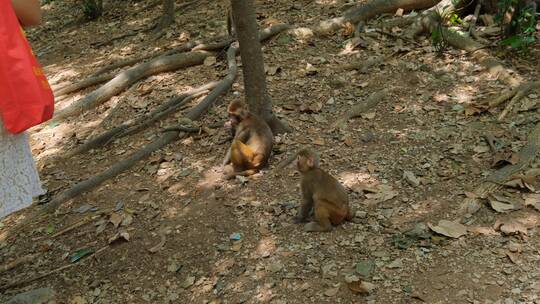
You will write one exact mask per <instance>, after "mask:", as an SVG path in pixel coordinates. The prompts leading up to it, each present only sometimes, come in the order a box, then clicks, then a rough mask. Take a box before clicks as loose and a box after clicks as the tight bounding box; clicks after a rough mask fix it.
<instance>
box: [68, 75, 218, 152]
mask: <svg viewBox="0 0 540 304" xmlns="http://www.w3.org/2000/svg"><path fill="white" fill-rule="evenodd" d="M218 83H219V82H211V83H208V84H206V85H203V86H201V87H198V88H195V89H192V90H189V91H187V92H185V93H183V94H181V95H180V96H175V97H173V98H171V99H169V100H168V101H167V102H165V103H163V104H162V105H160V106H158V107H157V108H156V109H155V110H153V111H152V112H151V113H149V114H147V115H144V116H142V117H140V118H137V119H135V120H132V121H128V122H126V123H123V124H121V125H119V126H116V127H114V128H113V129H111V130H108V131H106V132H104V133H102V134H100V135H97V136H95V137H94V138H92V139H90V140H88V141H87V142H86V143H84V144H83V145H81V146H80V147H78V148H77V149H75V150H73V151H71V152H69V153H68V154H67V155H66V157H72V156H74V155H77V154H81V153H85V152H87V151H89V150H91V149H95V148H98V147H100V146H103V145H106V144H108V143H109V142H111V141H113V140H115V139H119V138H122V137H125V136H127V135H131V134H134V133H137V132H139V131H140V130H142V129H144V128H146V127H148V126H150V125H151V124H153V123H154V122H156V121H158V120H160V119H162V118H164V117H166V116H168V115H169V114H171V113H174V112H176V111H177V110H178V109H179V108H180V107H182V106H183V105H185V104H186V103H187V102H189V101H191V100H192V99H193V98H195V97H197V96H200V95H201V94H204V93H205V92H206V91H208V90H211V89H213V88H215V87H216V86H217V85H218Z"/></svg>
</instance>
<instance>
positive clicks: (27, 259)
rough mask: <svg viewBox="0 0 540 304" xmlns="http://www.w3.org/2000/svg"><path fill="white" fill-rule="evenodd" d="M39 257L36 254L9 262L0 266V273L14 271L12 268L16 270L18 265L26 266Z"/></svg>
mask: <svg viewBox="0 0 540 304" xmlns="http://www.w3.org/2000/svg"><path fill="white" fill-rule="evenodd" d="M38 256H39V255H38V254H35V253H34V254H28V255H25V256H23V257H20V258H18V259H15V260H14V261H11V262H9V263H6V264H4V265H0V273H3V272H6V271H9V270H11V269H14V268H17V267H19V266H20V265H23V264H26V263H30V262H32V261H33V260H35V259H36V257H38Z"/></svg>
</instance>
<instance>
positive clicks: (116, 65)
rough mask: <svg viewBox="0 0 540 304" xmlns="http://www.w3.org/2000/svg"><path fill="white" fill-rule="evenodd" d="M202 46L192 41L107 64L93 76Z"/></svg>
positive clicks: (201, 49) (202, 49)
mask: <svg viewBox="0 0 540 304" xmlns="http://www.w3.org/2000/svg"><path fill="white" fill-rule="evenodd" d="M221 39H224V38H221ZM221 39H220V38H216V40H221ZM201 44H203V42H202V41H200V40H196V41H191V42H188V43H185V44H183V45H181V46H179V47H177V48H174V49H171V50H166V51H162V52H158V53H152V54H148V55H145V56H142V57H137V58H130V59H125V60H121V61H118V62H116V63H111V64H107V65H106V66H104V67H103V68H101V69H99V70H98V71H96V72H95V73H94V74H93V76H98V75H101V74H104V73H107V72H110V71H113V70H116V69H119V68H123V67H125V66H131V65H134V64H135V63H138V62H141V61H144V60H146V59H149V58H156V57H161V56H169V55H173V54H177V53H185V52H189V51H192V50H193V48H195V47H196V46H199V45H201ZM198 50H199V51H213V49H206V48H199V49H198Z"/></svg>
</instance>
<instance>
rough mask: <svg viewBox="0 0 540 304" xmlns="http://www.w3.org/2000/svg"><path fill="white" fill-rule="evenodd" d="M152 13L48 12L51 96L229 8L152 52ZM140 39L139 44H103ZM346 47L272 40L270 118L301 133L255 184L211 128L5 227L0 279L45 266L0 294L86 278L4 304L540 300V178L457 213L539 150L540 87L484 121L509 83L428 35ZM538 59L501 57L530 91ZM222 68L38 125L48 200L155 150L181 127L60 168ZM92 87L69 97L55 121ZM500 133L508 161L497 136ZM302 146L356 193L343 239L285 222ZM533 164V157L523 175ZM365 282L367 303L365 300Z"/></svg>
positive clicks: (308, 10)
mask: <svg viewBox="0 0 540 304" xmlns="http://www.w3.org/2000/svg"><path fill="white" fill-rule="evenodd" d="M150 3H151V1H129V2H128V1H106V2H105V4H106V7H105V15H104V16H103V17H102V18H100V19H99V20H97V21H95V22H87V23H77V22H73V20H77V18H78V17H79V16H78V15H77V14H79V11H78V10H77V9H76V7H77V5H78V2H77V1H60V0H57V1H51V3H50V4H48V5H46V6H45V10H46V11H45V19H46V21H47V22H46V24H45V25H44V26H43V27H41V28H39V29H36V30H34V31H31V33H30V37H31V40H32V43H33V46H34V50H35V53H36V54H38V56H40V58H41V61H42V63H43V65H44V67H45V70H46V71H47V74H48V75H49V77H50V79H51V83H52V84H53V86H55V87H60V86H61V85H63V84H66V83H74V82H77V81H80V80H82V79H84V78H86V77H88V76H90V75H91V74H92V73H94V72H95V71H97V70H98V69H99V68H102V67H104V66H107V65H110V64H111V63H113V62H116V61H118V60H119V59H122V58H132V57H134V56H143V55H145V54H150V53H153V52H157V51H159V50H163V49H169V48H172V47H174V46H178V45H181V44H182V43H184V42H186V41H190V40H194V39H202V38H210V37H217V36H220V35H223V34H224V33H225V31H226V24H225V20H226V18H225V15H224V13H223V12H225V11H226V8H227V4H228V1H197V3H196V4H195V5H193V6H188V7H187V8H185V9H184V10H182V11H180V12H178V13H177V15H176V23H175V24H174V26H173V27H171V28H170V29H168V30H166V32H165V34H164V36H163V37H162V38H160V39H158V40H156V41H153V40H152V33H151V32H145V31H144V29H146V28H147V27H148V26H150V25H151V24H152V22H155V20H156V18H158V17H159V14H160V9H159V7H155V8H153V9H149V10H146V9H143V8H144V7H145V6H146V5H149V4H150ZM344 4H345V3H344V1H288V0H279V1H277V0H276V1H274V0H272V1H257V11H258V19H259V22H260V24H261V26H262V27H265V26H267V25H270V24H275V23H279V22H286V23H289V24H294V25H296V26H301V25H305V24H313V23H316V22H318V21H320V20H322V19H325V18H328V17H332V16H336V15H339V14H341V13H342V10H343V6H344ZM377 22H378V21H377ZM376 26H377V23H376V22H375V23H368V25H367V27H368V28H376ZM401 30H402V29H400V28H398V27H395V28H393V29H392V31H393V32H394V33H395V34H399V33H400V31H401ZM128 31H133V32H137V33H136V34H135V35H133V36H129V37H126V38H123V39H117V40H114V41H112V42H110V43H108V41H109V40H110V39H112V38H114V37H118V36H120V35H122V34H125V33H126V32H128ZM349 38H350V37H349V36H346V33H345V32H339V33H337V34H336V35H333V36H330V37H312V36H307V37H306V36H302V35H295V34H294V33H282V34H280V35H278V36H277V37H275V38H273V39H271V40H270V41H268V42H266V43H265V44H264V49H263V50H264V55H265V64H266V65H267V80H268V86H269V89H270V95H271V97H272V99H273V102H274V108H275V111H276V112H277V114H278V116H280V117H281V118H282V119H284V120H286V121H287V122H288V123H289V124H290V125H291V127H292V128H293V130H294V131H293V132H292V133H290V134H286V135H280V136H277V137H276V141H277V144H276V149H275V151H274V152H275V153H274V155H273V157H272V158H271V161H270V165H269V168H268V169H267V170H265V171H263V172H262V173H260V174H257V175H255V176H253V177H252V178H249V179H246V180H244V179H238V180H233V181H223V180H222V179H221V171H220V170H221V168H220V163H221V160H222V158H223V156H224V155H225V151H226V148H227V142H226V141H224V140H225V139H226V138H227V136H228V131H227V130H225V129H218V130H216V131H215V132H210V134H208V133H200V134H193V135H192V136H190V137H188V138H186V139H182V140H180V141H177V142H175V143H173V144H171V145H169V146H167V147H165V148H163V149H161V150H159V151H157V152H155V153H153V154H152V155H151V157H150V158H148V159H146V160H144V161H141V162H139V163H138V164H137V165H135V166H134V167H133V168H132V169H130V170H128V171H127V172H124V173H122V174H120V175H119V176H117V177H115V178H113V179H111V180H109V181H107V182H105V183H104V184H102V185H101V186H100V187H98V188H97V189H95V190H93V191H91V192H89V193H87V194H83V195H81V196H79V197H77V198H75V199H73V200H71V201H69V202H68V203H66V204H64V205H63V206H62V207H61V208H60V209H59V210H58V213H57V214H56V215H47V214H43V213H42V210H41V209H42V208H41V206H38V205H36V206H33V207H31V208H28V209H27V210H24V211H21V212H18V213H16V214H14V215H11V216H10V217H8V218H6V219H3V220H2V222H1V223H0V266H1V265H8V264H9V263H12V262H13V261H17V260H18V259H20V258H21V257H24V256H26V255H32V256H31V257H30V258H29V259H27V260H25V261H23V262H22V263H21V264H20V265H18V266H16V267H13V268H11V269H5V270H2V268H0V274H1V277H0V285H1V286H5V285H6V284H10V283H14V282H18V281H21V280H23V281H24V280H26V279H29V278H33V277H36V276H37V275H39V274H44V273H46V272H49V271H54V270H55V269H58V268H60V267H63V266H65V265H73V266H70V267H68V268H63V269H60V270H59V271H57V272H54V273H51V274H50V275H48V276H46V277H43V278H41V279H37V280H35V281H33V282H26V283H25V282H23V283H22V284H20V285H19V286H16V287H12V288H8V289H7V290H3V291H2V292H1V294H0V302H6V301H7V300H8V299H10V298H11V297H12V296H14V295H15V294H18V293H21V292H23V291H26V290H31V289H35V288H39V287H50V288H52V289H53V290H55V291H56V293H57V298H58V300H57V302H58V303H78V304H79V303H276V304H277V303H416V302H426V303H540V268H539V265H540V233H539V232H540V230H539V228H538V227H539V225H540V222H539V221H540V210H538V206H539V205H540V194H539V192H538V190H537V189H539V187H540V183H539V180H538V178H537V177H536V175H534V170H533V171H531V172H532V173H530V172H529V173H530V174H529V175H525V176H523V177H517V178H516V180H515V182H514V183H513V184H511V185H506V186H504V187H503V188H502V190H501V191H499V192H498V193H497V194H496V195H497V196H494V197H489V199H487V200H485V205H483V206H482V208H481V209H480V210H479V211H478V212H476V213H474V214H472V215H469V216H467V217H464V218H463V217H461V216H460V214H458V210H459V205H460V202H461V201H463V199H464V198H466V197H470V196H474V194H473V193H472V192H473V190H474V188H475V187H476V186H478V185H479V184H480V182H481V181H482V180H483V179H484V178H485V177H487V176H488V175H489V174H490V173H491V172H493V170H495V167H494V166H495V165H497V164H495V163H496V162H498V164H499V165H501V163H504V162H505V161H508V162H512V161H513V160H512V156H513V155H515V154H516V153H517V152H518V151H519V150H520V149H521V148H522V147H523V146H524V145H525V144H526V141H527V136H528V134H529V133H530V132H531V131H532V130H533V128H534V126H535V124H536V123H538V121H539V117H540V115H539V113H540V112H539V105H540V98H539V96H540V92H538V91H536V92H535V91H532V92H530V93H529V94H528V95H527V96H526V97H525V99H524V100H523V102H522V103H521V105H519V106H517V107H516V109H515V111H512V112H511V113H510V114H509V115H508V116H507V118H506V119H504V120H503V121H500V122H499V121H497V116H498V115H499V113H500V112H501V111H502V108H504V106H501V107H499V108H495V109H490V110H489V111H487V112H483V113H478V112H480V110H479V109H478V108H477V106H478V104H480V102H482V101H486V100H491V99H493V98H495V97H497V96H498V95H499V94H500V93H501V92H502V90H503V89H504V88H506V86H505V85H503V84H501V83H499V82H497V81H496V80H495V79H492V78H491V76H489V75H487V74H486V73H485V72H484V70H483V69H482V68H481V67H480V66H479V65H478V64H477V63H476V62H475V61H474V60H473V59H472V58H471V57H470V56H469V54H466V53H464V52H462V51H457V50H453V49H448V50H447V51H445V52H444V53H443V54H442V55H441V54H438V53H437V52H435V51H434V50H433V47H432V46H431V43H430V41H429V40H428V39H424V40H420V41H419V43H412V42H411V41H408V40H402V39H397V38H395V37H394V36H389V35H386V34H382V33H379V32H376V31H368V32H367V34H366V35H365V36H362V40H361V41H355V42H354V41H353V42H351V41H349V40H347V39H349ZM529 54H530V55H529V56H527V57H522V58H520V57H513V58H512V59H507V60H505V61H504V63H505V64H506V65H507V66H508V67H512V68H513V70H514V72H515V75H519V77H522V78H523V79H527V80H535V79H538V78H539V76H540V69H539V68H538V67H540V59H539V58H540V56H539V55H540V48H538V45H536V46H533V47H531V49H530V53H529ZM224 55H225V54H224V51H223V52H220V53H219V54H218V55H217V61H216V62H215V63H214V62H212V61H208V62H206V64H204V65H200V66H195V67H190V68H187V69H184V70H179V71H177V72H169V73H162V74H158V75H155V76H151V77H149V78H148V79H146V80H144V81H141V82H139V83H137V84H135V85H134V86H133V87H132V88H131V89H129V90H127V91H126V92H124V93H122V94H120V95H118V96H117V97H114V98H112V99H111V100H109V101H108V102H106V103H105V104H104V105H102V106H100V107H98V108H97V109H95V110H91V111H89V112H86V113H84V114H83V115H80V116H78V117H74V118H72V119H68V120H67V121H65V122H62V123H60V124H52V125H51V124H49V125H46V126H43V127H40V128H36V130H34V131H33V132H31V137H32V146H33V151H34V153H35V155H36V159H37V160H38V166H39V169H40V172H41V177H42V179H43V182H44V186H45V187H46V188H47V189H48V190H49V192H50V193H52V194H53V195H54V194H58V193H59V192H61V191H62V190H65V189H66V188H68V187H69V186H71V185H73V184H74V183H76V182H78V181H80V180H82V179H85V178H88V177H90V176H91V175H94V174H96V173H99V172H102V171H103V170H105V169H107V168H109V167H110V166H111V165H113V164H115V163H117V162H119V161H120V160H122V159H124V158H126V157H127V156H128V155H130V154H131V153H133V152H134V151H136V150H137V149H139V148H140V147H142V146H143V145H145V144H147V143H149V142H150V141H151V140H153V139H155V138H156V137H157V136H160V135H161V134H162V130H163V128H164V127H166V126H170V125H174V124H175V123H177V122H178V121H179V120H181V118H182V116H183V114H184V113H183V112H179V113H178V114H174V115H171V116H169V117H168V118H167V119H165V120H163V121H161V122H159V123H156V124H154V125H153V126H152V127H150V128H148V129H146V130H144V131H142V132H140V133H137V134H134V135H130V136H128V137H125V138H121V139H118V140H115V141H113V142H112V143H110V144H108V145H107V146H105V147H104V148H101V149H94V150H91V151H89V152H88V153H85V154H81V155H76V156H74V157H71V158H63V157H62V156H63V155H64V154H65V153H67V152H68V151H71V150H72V149H73V148H75V147H76V146H77V145H80V144H81V143H82V142H84V141H85V140H86V139H88V138H90V137H92V136H94V135H97V134H99V133H101V132H103V131H104V130H108V129H110V128H112V127H114V126H116V125H118V124H120V123H123V122H125V121H127V120H128V119H131V118H133V117H138V116H140V115H143V114H145V113H148V112H150V111H151V110H152V109H153V108H155V107H156V106H158V105H159V104H161V103H163V102H165V101H166V100H167V99H168V98H169V97H171V96H173V95H175V94H180V93H181V92H183V91H185V90H187V89H189V88H193V87H198V86H200V85H203V84H205V83H208V82H210V81H213V80H219V79H221V78H222V77H223V76H224V74H226V71H227V66H226V61H225V57H224ZM374 58H384V59H383V60H380V62H379V63H377V64H375V65H373V66H372V67H371V68H368V69H367V70H365V71H357V70H352V71H351V70H344V69H343V68H342V67H343V66H345V65H349V64H355V63H362V62H369V60H372V59H374ZM242 83H243V82H242V78H241V77H239V78H238V79H237V81H236V83H235V84H234V85H233V90H232V92H230V93H229V94H227V95H226V96H224V97H222V98H221V99H220V100H219V102H218V103H217V104H216V106H215V107H213V108H212V109H211V110H210V111H209V113H208V114H207V115H205V116H204V119H203V121H202V123H203V124H208V125H209V124H212V123H216V122H221V121H223V120H224V119H225V116H226V114H225V107H226V105H227V104H228V103H229V102H230V101H231V100H233V99H235V98H239V97H236V96H242V97H243V85H242ZM91 90H92V89H91V88H90V89H86V90H84V91H80V92H77V93H75V94H72V95H68V97H67V98H64V99H62V100H60V101H59V102H58V107H59V108H62V107H65V106H66V105H68V104H70V103H71V102H73V101H75V100H78V99H79V98H81V97H83V96H85V94H87V93H89V92H91ZM381 90H386V92H387V93H386V95H385V97H384V98H383V99H382V100H381V101H380V102H379V103H378V104H377V105H376V106H375V107H374V108H372V109H370V110H368V111H367V112H366V113H364V114H362V116H360V117H358V118H353V119H351V120H349V121H348V122H347V123H346V125H345V127H344V128H342V129H335V130H333V129H331V126H332V125H333V123H334V122H335V121H336V120H337V118H338V117H339V116H340V115H342V114H344V113H346V112H347V111H348V109H350V107H351V106H353V105H356V104H359V103H361V102H363V101H364V100H366V99H367V98H368V97H369V96H370V95H371V94H373V93H374V92H378V91H381ZM196 102H197V99H195V100H193V101H192V102H190V103H189V104H188V105H186V108H189V107H190V106H192V105H193V104H195V103H196ZM489 134H491V136H492V137H493V138H494V146H495V148H496V150H497V151H492V150H491V149H490V146H489V145H488V143H487V142H486V140H485V137H486V135H489ZM300 145H311V146H313V147H314V148H315V149H316V150H317V151H318V152H319V153H320V154H321V157H322V167H323V168H324V169H326V170H328V171H329V172H330V173H331V174H333V175H334V176H336V177H337V178H338V179H339V180H340V181H341V182H342V183H343V184H345V185H346V186H347V188H348V189H349V195H350V198H351V202H352V208H353V210H354V212H355V218H354V220H353V221H352V222H347V223H345V224H344V225H342V226H339V227H336V228H335V229H334V230H333V231H332V232H330V233H315V234H308V233H305V232H303V230H302V227H301V226H298V225H295V224H293V223H292V219H293V216H294V215H295V214H296V208H297V206H298V203H299V201H300V193H299V186H298V183H299V175H298V173H296V172H295V168H294V166H289V167H287V168H285V169H284V170H283V171H282V172H280V173H279V174H274V171H273V169H274V168H275V166H276V165H277V164H278V163H279V161H280V160H283V159H285V158H286V157H287V156H288V155H289V154H290V153H292V152H293V151H295V150H296V149H297V147H299V146H300ZM514 160H515V159H514ZM538 168H539V162H538V160H535V161H534V162H533V163H532V165H531V166H530V167H529V168H528V169H527V170H530V169H536V170H538ZM531 176H532V177H531ZM501 204H502V205H501ZM504 208H506V209H504ZM535 208H536V209H535ZM496 209H498V210H499V211H501V212H498V211H496ZM510 209H511V210H510ZM460 219H462V224H463V225H465V226H466V227H467V231H465V233H466V234H465V235H462V236H460V237H458V238H452V237H446V236H444V235H441V234H438V233H435V232H434V231H433V230H432V229H430V228H429V227H434V228H435V229H436V227H437V225H439V228H440V226H441V225H442V224H441V223H442V222H439V221H440V220H449V221H454V220H460ZM443 226H444V225H443ZM439 231H440V230H439ZM451 232H455V231H451ZM449 234H451V233H449ZM359 279H361V280H363V281H364V282H367V283H369V284H373V286H371V285H369V284H368V285H369V286H368V287H374V289H373V290H371V292H370V293H369V294H357V293H356V292H355V291H359V286H358V280H359ZM363 287H365V286H363Z"/></svg>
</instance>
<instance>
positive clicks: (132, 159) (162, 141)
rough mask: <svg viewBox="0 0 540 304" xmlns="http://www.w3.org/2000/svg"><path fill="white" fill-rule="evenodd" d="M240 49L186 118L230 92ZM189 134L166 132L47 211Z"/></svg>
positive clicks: (55, 201) (56, 200) (197, 115)
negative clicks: (213, 85) (225, 73)
mask: <svg viewBox="0 0 540 304" xmlns="http://www.w3.org/2000/svg"><path fill="white" fill-rule="evenodd" d="M237 51H238V49H237V48H236V47H235V46H232V45H231V47H229V50H228V51H227V61H228V67H229V70H228V74H227V76H225V78H224V79H223V80H221V81H220V82H219V84H218V85H217V86H216V87H215V88H214V89H213V90H212V91H211V92H210V94H208V96H206V97H205V98H204V99H203V100H202V101H201V102H200V103H199V104H198V105H197V106H195V107H194V108H193V109H192V110H191V111H190V112H189V113H188V114H186V118H188V119H190V120H198V119H199V118H200V117H201V116H202V114H203V113H205V112H206V111H207V110H208V108H209V107H210V106H211V105H212V104H213V103H214V102H215V100H216V99H217V98H218V97H219V96H220V95H221V94H223V93H225V92H226V91H228V90H229V89H230V87H231V86H232V84H233V82H234V79H235V78H236V74H237V72H238V67H237V65H236V53H237ZM186 135H187V134H186V133H185V132H179V131H169V132H165V133H164V134H163V136H161V137H160V138H158V139H156V140H154V141H153V142H151V143H150V144H148V145H146V146H145V147H143V148H142V149H140V150H138V151H137V152H135V153H133V154H132V155H130V156H129V157H128V158H126V159H124V160H122V161H120V162H117V163H116V164H114V165H113V166H112V167H110V168H109V169H107V170H106V171H104V172H102V173H99V174H97V175H94V176H92V177H90V178H88V179H86V180H84V181H82V182H79V183H77V184H76V185H74V186H73V187H72V188H70V189H68V190H66V191H64V192H63V193H61V194H60V195H58V196H57V197H55V198H54V199H53V200H52V201H51V202H50V203H49V204H48V205H47V206H46V210H47V211H48V212H54V211H55V210H56V209H57V208H58V207H59V206H60V205H61V204H62V203H64V202H66V201H68V200H70V199H72V198H74V197H76V196H78V195H80V194H82V193H84V192H87V191H89V190H91V189H94V188H95V187H97V186H98V185H100V184H101V183H103V182H104V181H106V180H108V179H110V178H112V177H114V176H116V175H118V174H120V173H122V172H124V171H125V170H127V169H129V168H131V167H132V166H133V165H135V164H136V163H137V162H138V161H139V160H141V159H143V158H146V157H148V156H149V155H150V154H151V153H152V152H154V151H156V150H158V149H161V148H163V147H164V146H166V145H168V144H170V143H171V142H173V141H175V140H177V139H178V138H179V137H180V138H183V137H185V136H186Z"/></svg>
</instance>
